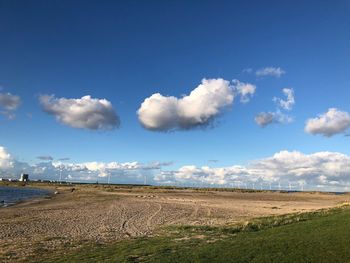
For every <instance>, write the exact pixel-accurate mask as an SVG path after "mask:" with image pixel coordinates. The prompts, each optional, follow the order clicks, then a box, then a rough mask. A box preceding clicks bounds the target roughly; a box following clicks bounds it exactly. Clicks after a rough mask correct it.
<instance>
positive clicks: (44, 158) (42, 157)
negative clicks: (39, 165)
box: [36, 155, 53, 161]
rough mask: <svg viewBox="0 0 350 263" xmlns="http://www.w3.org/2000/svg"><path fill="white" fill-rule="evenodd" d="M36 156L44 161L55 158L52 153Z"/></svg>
mask: <svg viewBox="0 0 350 263" xmlns="http://www.w3.org/2000/svg"><path fill="white" fill-rule="evenodd" d="M36 158H37V159H39V160H42V161H52V160H53V157H52V156H50V155H42V156H38V157H36Z"/></svg>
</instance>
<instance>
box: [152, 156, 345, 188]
mask: <svg viewBox="0 0 350 263" xmlns="http://www.w3.org/2000/svg"><path fill="white" fill-rule="evenodd" d="M155 179H156V181H158V182H159V183H170V184H172V183H173V184H174V183H182V184H187V185H193V184H194V185H197V186H201V185H222V186H226V187H227V186H233V185H234V186H237V185H241V186H243V185H247V186H248V187H252V186H253V185H254V184H255V185H260V184H262V185H263V187H264V188H267V187H268V186H269V185H270V184H271V185H272V187H273V188H274V189H277V188H279V185H281V186H282V188H284V189H288V188H289V184H291V185H292V187H293V188H294V189H301V185H304V186H305V189H328V190H329V189H333V190H334V189H337V190H346V189H348V188H347V187H350V156H348V155H344V154H341V153H337V152H317V153H314V154H303V153H301V152H297V151H293V152H289V151H281V152H279V153H276V154H274V155H273V156H272V157H269V158H265V159H261V160H257V161H254V162H251V163H250V164H248V165H247V166H238V165H234V166H229V167H220V168H211V167H208V166H204V167H196V166H193V165H189V166H183V167H181V168H179V169H178V170H176V171H163V172H162V173H160V174H159V175H158V176H156V178H155Z"/></svg>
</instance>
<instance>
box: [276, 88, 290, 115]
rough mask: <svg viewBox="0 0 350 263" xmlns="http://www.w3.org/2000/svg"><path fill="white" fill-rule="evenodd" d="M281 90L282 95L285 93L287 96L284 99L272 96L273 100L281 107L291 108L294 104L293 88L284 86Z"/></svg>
mask: <svg viewBox="0 0 350 263" xmlns="http://www.w3.org/2000/svg"><path fill="white" fill-rule="evenodd" d="M282 92H283V93H284V95H286V97H287V98H286V99H285V100H284V99H281V98H277V97H274V98H273V101H274V102H276V103H277V105H278V106H279V107H281V108H282V109H284V110H291V109H292V108H293V106H294V104H295V98H294V90H293V89H289V88H284V89H283V90H282Z"/></svg>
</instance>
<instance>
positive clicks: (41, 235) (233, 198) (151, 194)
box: [0, 185, 350, 262]
mask: <svg viewBox="0 0 350 263" xmlns="http://www.w3.org/2000/svg"><path fill="white" fill-rule="evenodd" d="M73 187H74V190H73V191H72V189H73ZM55 190H57V191H58V192H59V194H57V195H55V196H53V197H51V198H49V199H37V200H31V201H27V202H22V203H20V204H17V205H15V206H12V207H7V208H2V209H1V210H0V260H1V261H5V262H11V261H19V260H25V258H27V257H30V256H31V255H33V254H35V253H36V252H37V251H38V250H45V251H50V250H52V249H55V248H58V247H69V248H72V247H79V245H81V244H83V243H86V242H95V243H106V242H111V241H116V240H122V239H126V238H130V237H137V236H143V235H152V234H153V233H154V231H155V230H157V229H158V228H160V227H162V226H165V225H174V224H175V225H178V224H186V225H188V224H190V225H225V224H232V223H234V222H238V221H244V220H249V219H251V218H254V217H262V216H269V215H280V214H287V213H295V212H304V211H312V210H317V209H321V208H330V207H334V206H337V205H340V204H343V203H346V202H349V201H350V195H335V194H327V193H279V192H240V191H237V192H230V191H199V190H189V189H184V190H171V189H162V188H159V189H153V188H147V187H133V188H127V187H118V186H105V187H104V186H92V185H90V186H87V185H86V186H84V185H80V186H58V187H55Z"/></svg>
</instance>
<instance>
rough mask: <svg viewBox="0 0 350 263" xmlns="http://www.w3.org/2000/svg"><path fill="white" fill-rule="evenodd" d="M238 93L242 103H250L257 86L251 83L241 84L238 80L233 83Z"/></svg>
mask: <svg viewBox="0 0 350 263" xmlns="http://www.w3.org/2000/svg"><path fill="white" fill-rule="evenodd" d="M232 83H233V85H234V88H235V89H236V92H237V94H238V95H240V97H241V102H242V103H247V102H249V101H250V98H251V97H252V96H253V95H254V93H255V90H256V86H255V85H253V84H250V83H244V82H240V81H239V80H237V79H234V80H233V81H232Z"/></svg>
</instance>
